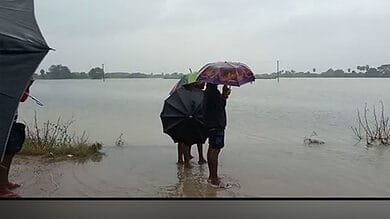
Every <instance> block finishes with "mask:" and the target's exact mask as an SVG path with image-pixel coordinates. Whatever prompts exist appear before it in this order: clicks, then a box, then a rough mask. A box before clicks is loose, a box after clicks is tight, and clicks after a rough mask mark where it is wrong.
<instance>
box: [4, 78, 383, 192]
mask: <svg viewBox="0 0 390 219" xmlns="http://www.w3.org/2000/svg"><path fill="white" fill-rule="evenodd" d="M389 82H390V80H388V79H283V80H281V81H280V83H276V82H275V81H273V80H259V81H257V82H256V83H255V84H252V85H246V86H243V87H241V88H234V89H233V91H232V95H231V98H230V100H229V103H228V106H227V110H228V127H227V130H226V134H227V136H226V147H225V149H224V150H223V151H222V155H221V162H220V173H221V175H222V177H223V181H225V182H227V183H231V184H232V185H233V186H232V188H231V189H228V190H221V189H214V188H212V187H210V186H209V185H208V184H207V182H206V179H207V173H208V172H207V166H206V165H205V166H199V165H197V164H196V157H197V156H196V151H195V148H193V149H194V150H193V154H194V155H195V159H194V161H193V162H194V168H193V169H191V170H188V171H186V170H183V169H182V168H180V167H178V166H177V165H176V164H175V162H176V146H175V145H174V144H173V143H172V142H171V140H170V139H169V137H167V136H166V135H164V134H163V133H162V131H161V123H160V120H159V113H160V111H161V108H162V103H163V100H164V99H165V98H166V97H167V95H168V92H169V91H170V89H171V87H172V86H173V85H174V83H175V81H174V80H163V79H156V80H148V79H146V80H145V79H140V80H137V79H135V80H107V81H106V82H105V83H102V82H101V81H93V80H61V81H37V82H36V84H35V85H34V87H33V88H32V94H33V95H35V96H37V97H38V98H40V99H41V100H42V102H44V104H45V107H38V106H37V105H35V104H34V103H33V102H32V101H29V102H27V103H25V104H22V105H21V106H20V112H19V114H20V118H21V120H25V121H26V122H27V123H29V122H31V121H32V117H33V115H34V111H36V112H37V115H38V118H39V119H41V120H47V119H51V120H54V119H57V118H58V116H61V117H62V118H64V119H74V120H75V121H76V123H75V124H74V125H75V126H74V130H75V131H83V130H86V131H87V132H88V134H89V138H90V139H91V140H96V141H101V142H103V143H104V145H105V147H104V151H105V153H106V156H105V157H104V158H103V159H102V161H100V162H97V163H95V162H87V163H84V164H79V163H72V162H59V163H50V164H46V163H43V164H42V161H39V160H33V161H31V160H30V159H27V160H26V159H22V158H19V159H18V160H17V162H19V163H18V164H16V165H15V166H14V168H15V170H16V171H14V172H13V173H12V174H13V175H12V177H13V179H15V180H16V181H19V182H22V183H23V185H24V186H23V187H22V188H21V189H20V190H19V192H20V193H21V194H22V195H24V196H38V197H40V196H55V197H57V196H61V197H62V196H71V197H74V196H76V197H79V196H82V197H84V196H99V197H117V196H120V197H240V196H245V197H261V196H313V195H315V196H329V195H330V196H365V195H368V196H371V195H375V196H381V195H385V196H388V195H390V176H389V175H388V174H387V173H388V172H389V171H390V150H389V149H388V148H385V147H378V148H366V147H364V145H362V144H356V139H355V138H354V135H353V133H352V131H351V129H350V126H353V125H355V119H356V108H358V107H360V108H361V107H363V106H364V104H365V103H368V105H372V104H378V101H379V100H383V102H384V103H385V106H387V107H390V105H389V104H390V86H388V85H389ZM313 131H315V132H316V133H317V134H318V137H319V138H321V139H322V140H324V141H325V144H324V145H318V146H317V145H313V146H307V145H304V144H303V139H304V137H305V136H309V135H311V134H312V132H313ZM121 134H123V137H122V138H123V140H124V141H125V145H124V146H123V147H117V146H115V145H114V142H115V140H116V139H117V138H118V136H120V135H121ZM26 162H32V163H33V164H34V165H31V164H28V165H27V164H25V163H26ZM35 166H38V167H39V168H38V169H34V168H36V167H35ZM34 171H35V173H39V174H38V175H36V174H35V175H34V174H32V173H31V172H34Z"/></svg>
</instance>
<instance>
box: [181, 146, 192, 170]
mask: <svg viewBox="0 0 390 219" xmlns="http://www.w3.org/2000/svg"><path fill="white" fill-rule="evenodd" d="M190 148H191V145H186V144H184V143H183V154H184V167H186V168H192V166H191V163H190V160H191V157H190Z"/></svg>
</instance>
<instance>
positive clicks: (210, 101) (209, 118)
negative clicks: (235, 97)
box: [204, 88, 226, 130]
mask: <svg viewBox="0 0 390 219" xmlns="http://www.w3.org/2000/svg"><path fill="white" fill-rule="evenodd" d="M225 106H226V99H225V98H224V97H223V96H222V94H221V93H220V92H219V90H218V89H217V88H215V89H214V88H207V89H206V91H205V96H204V118H205V123H206V128H207V129H208V130H224V129H225V127H226V110H225Z"/></svg>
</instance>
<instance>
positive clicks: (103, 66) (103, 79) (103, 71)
mask: <svg viewBox="0 0 390 219" xmlns="http://www.w3.org/2000/svg"><path fill="white" fill-rule="evenodd" d="M102 70H103V82H104V81H105V78H104V64H102Z"/></svg>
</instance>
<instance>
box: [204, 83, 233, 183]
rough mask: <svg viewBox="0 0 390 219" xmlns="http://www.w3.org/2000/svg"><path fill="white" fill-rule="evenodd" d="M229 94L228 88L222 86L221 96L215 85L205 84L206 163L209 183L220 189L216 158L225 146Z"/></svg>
mask: <svg viewBox="0 0 390 219" xmlns="http://www.w3.org/2000/svg"><path fill="white" fill-rule="evenodd" d="M230 93H231V90H230V88H228V87H227V86H226V85H224V86H223V89H222V94H221V93H220V91H219V90H218V86H217V85H216V84H210V83H207V85H206V90H205V97H204V117H205V123H206V128H207V130H208V139H209V148H208V151H207V162H208V167H209V178H208V180H209V182H210V183H211V184H212V185H214V186H218V187H221V181H220V179H219V178H218V156H219V153H220V151H221V149H222V148H223V147H224V146H225V142H224V141H225V140H224V139H225V127H226V110H225V108H226V100H227V99H228V97H229V95H230Z"/></svg>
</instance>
